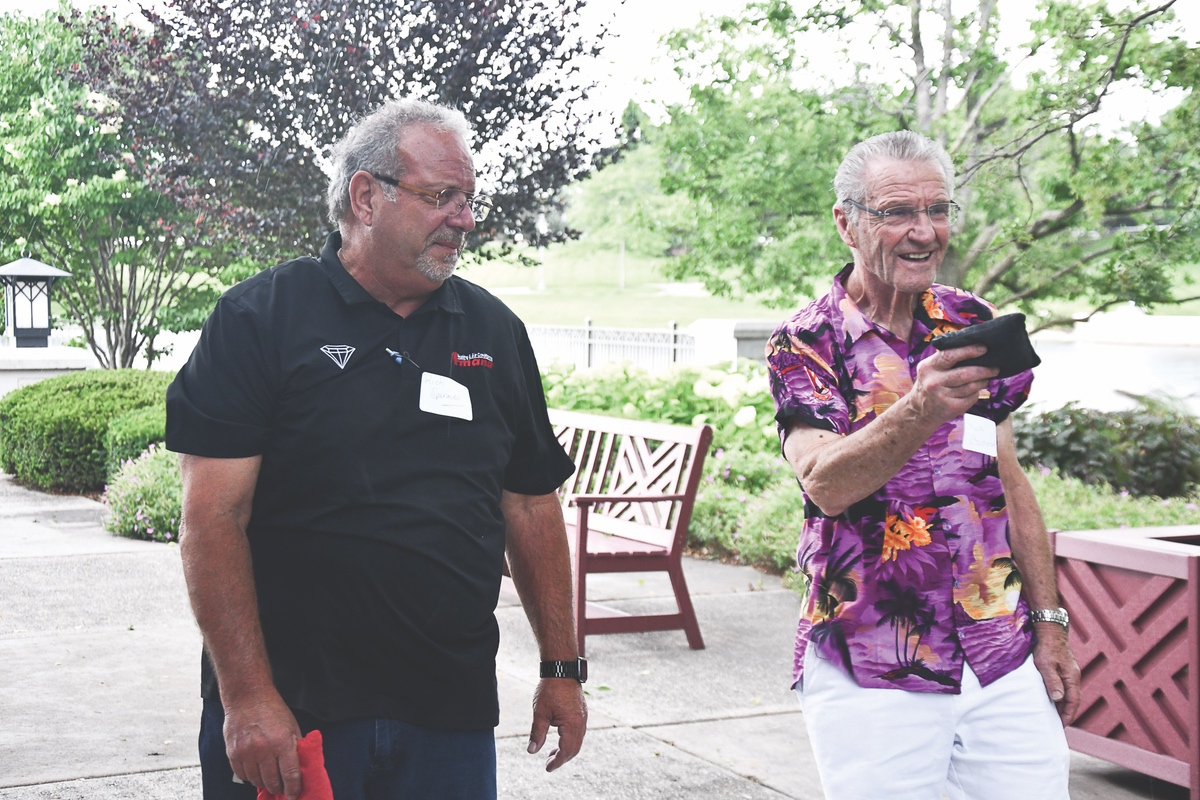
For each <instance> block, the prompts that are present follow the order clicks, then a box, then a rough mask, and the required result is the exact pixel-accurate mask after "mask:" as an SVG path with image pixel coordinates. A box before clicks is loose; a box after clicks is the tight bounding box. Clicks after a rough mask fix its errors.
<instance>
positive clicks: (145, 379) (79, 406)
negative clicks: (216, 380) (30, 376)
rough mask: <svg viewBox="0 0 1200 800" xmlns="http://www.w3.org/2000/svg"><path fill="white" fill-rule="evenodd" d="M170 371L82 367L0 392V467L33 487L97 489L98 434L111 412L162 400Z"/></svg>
mask: <svg viewBox="0 0 1200 800" xmlns="http://www.w3.org/2000/svg"><path fill="white" fill-rule="evenodd" d="M171 378H172V375H171V374H170V373H167V372H149V371H145V370H131V369H127V370H87V371H83V372H75V373H71V374H69V375H61V376H58V377H54V378H47V379H46V380H43V381H39V382H37V383H34V384H31V385H29V386H24V387H22V388H20V389H17V390H15V391H12V392H9V393H8V394H7V395H5V396H4V398H3V399H0V468H3V470H4V471H5V472H9V473H11V474H12V475H13V476H15V477H16V479H17V480H18V481H20V482H21V483H23V484H26V485H28V486H32V487H34V488H38V489H49V490H56V491H66V492H99V491H100V490H102V489H103V488H104V480H105V461H106V458H105V450H104V435H105V432H106V431H107V430H108V426H109V423H110V422H111V421H112V420H113V418H114V417H116V416H118V415H120V414H124V413H125V412H127V411H130V410H133V409H135V408H142V407H144V406H149V405H158V404H162V403H163V398H164V396H165V394H166V389H167V384H169V383H170V382H171Z"/></svg>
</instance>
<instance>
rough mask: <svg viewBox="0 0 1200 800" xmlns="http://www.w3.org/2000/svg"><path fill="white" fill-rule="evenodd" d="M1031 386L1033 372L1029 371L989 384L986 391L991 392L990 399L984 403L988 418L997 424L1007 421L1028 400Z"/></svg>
mask: <svg viewBox="0 0 1200 800" xmlns="http://www.w3.org/2000/svg"><path fill="white" fill-rule="evenodd" d="M1032 385H1033V370H1031V369H1027V370H1025V371H1024V372H1018V373H1017V374H1016V375H1013V376H1011V377H1008V378H1004V379H1002V380H995V381H992V382H990V383H989V384H988V391H989V392H991V397H989V398H988V399H987V400H986V401H984V402H985V404H986V405H987V408H988V410H989V411H990V412H991V413H990V414H989V415H988V416H989V417H991V419H993V420H995V421H996V422H998V423H999V422H1003V421H1004V420H1006V419H1008V417H1009V415H1010V414H1012V412H1014V411H1016V410H1017V409H1018V408H1020V407H1021V406H1022V405H1024V404H1025V401H1026V400H1028V399H1029V390H1030V388H1031V387H1032Z"/></svg>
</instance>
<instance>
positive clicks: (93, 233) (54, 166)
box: [0, 15, 228, 368]
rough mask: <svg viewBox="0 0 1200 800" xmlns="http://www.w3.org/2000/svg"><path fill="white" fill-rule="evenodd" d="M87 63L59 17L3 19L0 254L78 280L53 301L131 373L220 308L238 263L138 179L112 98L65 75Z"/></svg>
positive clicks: (196, 221) (201, 220) (63, 284)
mask: <svg viewBox="0 0 1200 800" xmlns="http://www.w3.org/2000/svg"><path fill="white" fill-rule="evenodd" d="M80 55H81V52H80V49H79V42H78V40H77V39H76V37H75V36H74V35H73V34H72V33H71V32H70V31H69V30H67V29H66V28H65V27H64V26H63V25H62V24H61V23H60V21H59V20H58V19H57V18H56V17H54V16H53V15H46V16H44V17H42V18H39V19H30V18H26V17H20V16H5V17H0V217H2V218H3V219H4V220H5V223H4V226H3V228H0V253H3V254H4V255H5V256H7V257H9V258H16V257H17V256H18V255H19V254H20V253H21V252H22V251H25V252H28V253H29V254H30V255H32V256H33V257H34V258H38V259H40V260H42V261H45V262H47V263H49V264H52V265H54V266H57V267H59V268H61V269H65V270H67V271H68V272H70V273H71V275H72V277H71V278H70V279H69V280H63V281H59V282H58V283H57V284H56V285H55V298H56V299H57V300H58V302H59V303H60V304H61V305H62V306H63V307H64V308H65V311H66V315H67V316H68V317H69V318H70V319H72V320H73V321H75V322H77V323H79V324H80V325H81V326H82V328H83V336H84V339H85V340H86V343H87V346H88V347H89V348H90V349H91V351H92V353H93V354H94V355H95V356H96V358H97V359H98V360H99V362H100V364H101V365H102V366H104V367H109V368H116V367H128V366H132V364H133V361H134V359H135V357H136V356H137V355H138V354H139V353H141V352H143V351H144V352H145V354H146V356H147V360H148V361H150V362H153V360H154V357H155V355H156V354H157V353H156V351H155V349H154V342H155V337H156V336H157V335H158V333H159V332H160V331H161V330H163V329H164V327H166V326H168V325H170V324H171V321H172V320H174V321H175V322H176V323H178V324H182V323H183V322H184V321H185V320H186V319H187V318H188V316H189V315H193V316H194V315H196V314H198V310H199V309H201V308H206V307H209V306H211V304H212V302H213V300H214V299H215V294H214V291H213V289H212V288H211V283H210V282H208V281H206V280H205V278H206V276H208V275H211V274H213V273H214V272H216V270H217V269H218V266H219V265H221V264H224V263H226V262H227V260H228V259H227V258H226V257H225V255H224V254H223V253H222V250H221V247H220V245H219V243H218V242H216V241H215V240H214V237H213V225H212V224H211V222H210V221H208V220H207V219H206V217H205V216H204V215H203V214H197V213H196V212H194V211H193V210H191V209H189V208H187V207H186V206H183V205H180V204H177V203H175V202H173V201H172V200H171V199H169V198H165V197H164V196H162V195H161V194H159V193H158V192H156V191H154V190H153V189H151V188H150V187H148V186H147V185H145V184H144V183H143V182H141V181H139V180H137V179H136V177H135V176H134V175H133V174H131V170H130V169H128V167H129V165H130V161H131V160H132V156H131V154H129V153H128V152H127V151H124V150H123V149H122V142H121V139H120V136H119V132H120V130H121V120H120V117H119V116H118V114H117V110H116V107H115V106H114V104H113V103H112V101H111V99H110V98H108V97H106V96H104V95H103V94H100V93H97V92H94V91H88V90H87V89H86V88H85V87H83V86H81V85H79V84H78V83H75V82H73V81H71V80H70V79H68V78H64V77H62V75H63V73H64V71H65V70H66V68H67V67H68V66H69V65H70V64H73V63H77V62H78V61H79V58H80ZM168 309H169V311H168Z"/></svg>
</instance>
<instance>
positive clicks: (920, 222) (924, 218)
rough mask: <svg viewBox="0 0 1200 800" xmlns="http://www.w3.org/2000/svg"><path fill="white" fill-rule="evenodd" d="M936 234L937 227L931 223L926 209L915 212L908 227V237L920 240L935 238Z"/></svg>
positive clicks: (925, 240)
mask: <svg viewBox="0 0 1200 800" xmlns="http://www.w3.org/2000/svg"><path fill="white" fill-rule="evenodd" d="M937 235H938V234H937V227H936V226H935V225H934V224H933V220H932V219H930V218H929V212H928V211H922V212H921V213H919V214H917V215H916V217H915V219H913V221H912V223H911V224H910V225H909V228H908V236H909V238H910V239H916V240H918V241H922V242H927V241H929V240H930V239H936V238H937Z"/></svg>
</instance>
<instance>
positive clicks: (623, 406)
mask: <svg viewBox="0 0 1200 800" xmlns="http://www.w3.org/2000/svg"><path fill="white" fill-rule="evenodd" d="M542 383H543V386H544V387H545V389H546V401H547V403H548V404H549V405H550V406H551V407H553V408H564V409H570V410H574V411H594V412H596V413H600V414H608V415H610V416H620V417H630V418H635V419H646V420H654V421H659V422H671V423H675V424H679V425H701V424H704V423H707V424H709V425H712V426H713V444H712V447H711V449H710V450H709V453H708V457H707V459H706V460H705V462H704V478H703V480H702V481H701V483H700V489H699V492H698V493H697V495H696V505H695V507H694V509H693V510H692V521H691V525H690V526H689V529H688V543H689V545H690V546H691V547H692V548H694V549H696V550H698V551H700V552H702V553H704V554H707V555H716V556H720V557H722V558H729V559H732V560H736V561H740V562H742V563H746V564H754V565H757V566H760V567H764V568H767V569H771V570H775V571H778V570H783V569H786V568H787V567H789V566H790V565H791V564H792V563H793V561H794V558H795V550H796V541H797V539H798V537H799V526H800V524H801V522H802V521H803V503H802V501H801V498H800V491H799V489H798V488H797V487H796V480H795V478H793V477H792V471H791V467H789V466H788V464H787V462H786V461H784V459H783V457H782V456H781V455H780V453H779V436H778V434H777V433H776V431H775V404H774V402H773V401H772V399H771V392H770V386H769V384H768V382H767V372H766V368H765V367H764V366H763V365H761V364H757V363H754V362H752V361H743V362H742V363H740V364H739V365H738V366H737V367H736V368H733V369H718V368H714V367H695V366H683V367H676V368H675V369H673V370H670V371H668V372H664V373H659V374H656V375H651V374H649V373H647V372H645V371H644V370H641V369H638V368H636V367H631V366H628V365H609V366H605V367H601V368H597V369H591V370H577V369H574V368H572V367H565V368H564V367H560V366H556V367H552V368H551V369H550V370H548V371H547V372H546V373H545V374H544V375H543V376H542ZM780 504H782V505H784V506H786V507H787V508H786V510H784V509H780V508H777V506H779V505H780ZM789 504H790V505H789ZM793 506H794V511H795V513H793ZM758 507H768V508H770V509H773V510H777V511H779V513H781V514H784V515H785V516H786V517H787V519H786V520H781V521H780V522H779V523H778V524H774V525H769V526H765V527H764V526H762V525H759V524H757V521H756V524H749V523H748V520H749V519H750V518H751V516H752V509H755V508H758ZM761 515H762V512H760V515H759V516H760V517H761ZM756 520H757V518H756Z"/></svg>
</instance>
